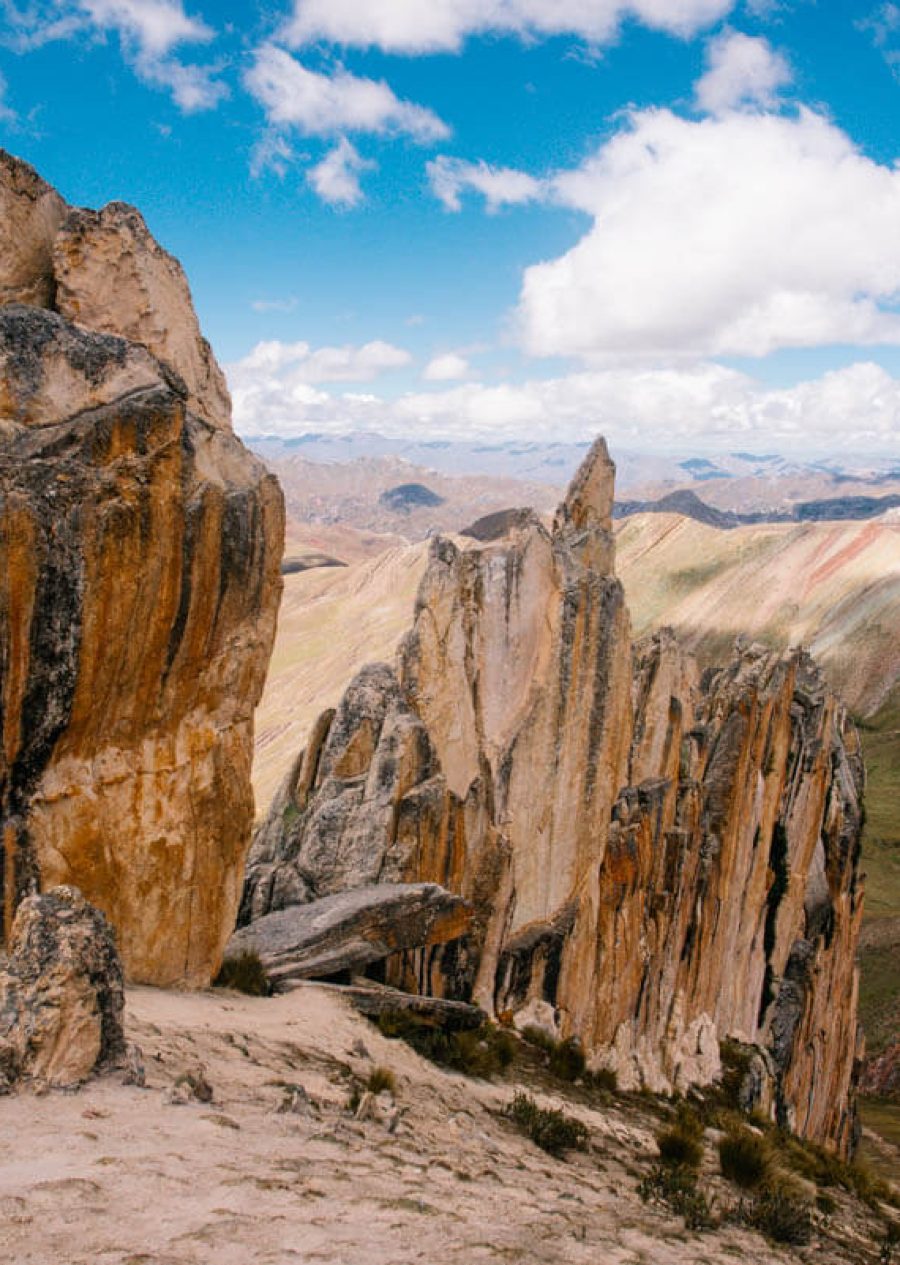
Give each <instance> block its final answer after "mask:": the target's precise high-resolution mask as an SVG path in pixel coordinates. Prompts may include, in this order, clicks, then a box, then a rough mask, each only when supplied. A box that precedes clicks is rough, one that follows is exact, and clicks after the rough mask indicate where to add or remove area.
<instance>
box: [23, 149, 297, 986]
mask: <svg viewBox="0 0 900 1265" xmlns="http://www.w3.org/2000/svg"><path fill="white" fill-rule="evenodd" d="M51 195H52V196H51ZM0 208H5V209H7V210H10V214H11V215H12V219H11V220H2V222H0V717H2V741H0V851H2V861H0V873H2V874H3V875H4V880H3V884H4V891H3V903H2V910H0V914H2V930H0V940H2V939H4V938H6V937H8V935H9V929H10V926H11V923H12V919H13V916H14V913H15V909H16V906H17V905H18V903H19V902H20V901H21V900H22V899H24V898H25V897H26V896H28V895H29V894H31V893H34V892H37V891H40V890H45V889H47V888H50V887H54V886H56V885H58V884H68V883H72V884H75V885H77V886H78V887H79V888H81V890H82V891H83V892H84V893H85V896H86V897H87V898H88V899H89V900H90V901H91V902H92V903H93V904H95V905H97V906H98V908H100V909H102V910H103V911H104V912H105V913H106V915H107V916H108V917H109V919H110V921H111V923H112V924H113V926H114V927H115V930H116V934H117V938H118V944H119V947H120V951H121V953H122V959H123V962H124V965H125V970H126V972H127V974H128V975H129V977H130V978H131V979H133V980H135V981H140V982H146V983H156V984H163V985H168V984H176V983H186V984H191V985H204V984H207V983H208V982H209V980H210V978H211V977H212V975H213V974H214V973H215V971H216V970H217V968H218V965H219V961H220V959H221V953H222V949H223V947H224V944H225V941H226V939H227V937H228V935H229V934H230V932H231V930H232V928H233V925H234V917H235V913H236V910H237V905H238V899H239V895H240V887H241V881H242V875H243V862H244V857H245V853H246V849H247V847H248V844H249V839H250V831H251V825H252V821H253V816H254V807H253V796H252V791H251V786H250V762H251V757H252V741H253V713H254V709H255V707H256V704H257V702H258V700H259V696H260V694H261V692H262V686H263V682H264V679H265V673H266V668H267V665H268V659H269V655H270V652H271V646H272V641H273V637H274V631H275V620H276V613H277V607H278V601H279V596H280V592H281V578H280V574H279V564H280V557H281V552H282V542H283V524H284V513H283V503H282V497H281V492H280V489H279V487H278V485H277V482H276V481H275V479H274V478H273V477H272V476H271V475H269V474H268V472H267V471H266V469H265V468H264V466H263V465H262V464H261V463H260V462H259V461H257V460H256V459H255V458H254V457H252V456H251V455H250V453H249V452H247V450H246V449H245V448H244V447H243V445H242V444H241V442H240V441H239V440H238V439H237V438H236V437H235V436H234V434H233V433H232V431H231V423H230V406H229V401H228V397H227V392H226V390H225V387H224V379H223V378H222V375H221V372H220V370H219V369H218V366H216V364H215V361H214V360H213V358H212V353H211V352H210V350H209V346H208V344H206V342H205V341H204V340H203V339H202V336H201V335H200V332H199V327H198V325H197V319H196V316H195V315H194V311H193V307H192V305H191V302H190V294H189V291H188V288H187V283H186V281H185V279H184V275H183V273H182V272H181V269H180V267H179V265H178V264H177V263H176V261H175V260H173V259H172V258H171V257H170V256H169V255H167V254H166V253H165V252H164V251H163V250H162V249H161V248H160V247H159V246H158V245H157V244H156V243H155V242H154V241H153V239H152V238H151V237H150V235H149V233H148V231H147V229H146V226H145V225H144V224H143V221H142V220H141V218H140V216H139V215H138V213H137V212H136V211H134V210H133V208H130V207H126V206H124V205H122V204H119V203H115V204H112V205H111V206H109V207H107V208H105V209H104V211H102V212H100V213H98V214H96V215H95V214H94V213H92V212H86V211H77V210H71V209H70V208H67V207H65V204H63V203H61V200H60V199H59V198H57V197H56V195H53V194H52V190H49V186H46V185H45V184H44V183H43V182H42V181H41V180H40V178H39V177H38V176H37V175H36V174H35V173H34V172H33V171H31V169H30V168H28V167H27V166H26V165H25V164H23V163H19V162H17V160H15V159H13V158H11V157H10V156H9V155H3V156H0ZM16 226H18V227H16ZM10 232H15V233H17V234H18V236H19V238H20V239H21V242H22V243H23V245H22V250H21V251H19V253H18V254H17V253H15V252H11V253H9V252H7V251H6V248H5V246H4V240H5V237H6V236H7V235H8V234H9V233H10ZM27 243H30V245H28V249H27V251H26V250H25V244H27ZM26 259H27V260H31V261H32V267H33V283H34V284H33V285H32V286H31V288H30V289H29V286H28V285H26V284H25V281H26V280H27V276H26V273H27V268H26V265H25V262H24V261H25V260H26ZM4 299H5V300H6V305H5V306H3V305H2V301H3V300H4ZM13 299H14V300H16V301H15V302H11V301H10V300H13ZM22 300H25V301H24V302H23V301H22Z"/></svg>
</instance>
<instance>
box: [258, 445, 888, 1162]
mask: <svg viewBox="0 0 900 1265" xmlns="http://www.w3.org/2000/svg"><path fill="white" fill-rule="evenodd" d="M613 473H614V472H613V467H612V464H611V462H610V461H609V458H608V456H607V453H606V449H605V446H604V445H603V443H602V441H600V442H598V444H596V445H595V446H594V448H593V449H592V451H591V453H590V454H589V456H588V458H587V459H586V461H585V463H584V465H583V466H582V468H581V470H580V471H579V473H578V475H577V476H576V478H575V480H574V482H573V484H572V486H571V488H570V490H569V493H568V496H567V498H566V500H565V501H564V502H563V504H562V506H561V507H560V510H559V511H558V513H557V517H556V521H555V523H554V526H553V529H552V531H550V532H548V531H547V530H546V529H545V528H544V527H543V526H542V525H541V523H540V522H539V521H538V520H537V519H528V518H527V516H522V517H520V518H518V519H516V520H514V521H513V522H512V524H511V529H510V532H509V534H508V536H506V537H505V538H503V539H500V540H492V541H489V542H487V543H484V544H482V545H479V544H476V543H469V542H465V544H464V545H463V543H462V542H460V544H456V543H454V542H453V541H450V540H447V539H440V538H439V539H436V540H435V541H434V542H433V544H432V549H431V556H430V562H429V566H428V570H427V572H426V575H425V578H424V580H423V582H422V585H421V588H420V592H419V597H418V602H417V606H416V613H415V620H414V626H413V629H412V630H411V632H410V633H409V635H408V636H407V637H406V638H405V640H404V642H403V643H402V645H401V648H400V652H399V656H398V663H397V667H396V670H394V669H392V668H391V667H390V666H388V665H376V666H373V667H371V668H368V669H366V670H364V671H363V672H362V673H361V674H360V676H359V677H358V678H357V679H356V681H355V682H354V683H353V684H352V685H351V687H350V688H349V690H348V691H347V694H346V695H345V697H344V699H343V700H342V702H341V704H340V705H339V707H338V708H337V710H336V712H334V713H331V712H329V713H325V714H324V715H323V716H322V717H321V719H320V721H319V723H318V725H317V726H316V728H315V731H314V733H313V735H312V738H311V741H310V743H309V745H308V747H307V750H306V751H305V752H304V753H303V754H302V755H301V756H300V757H299V759H298V760H297V762H296V764H295V766H294V768H293V769H292V770H291V773H290V775H289V776H288V778H287V779H286V781H285V783H284V785H283V786H282V788H281V791H280V792H279V794H278V796H277V797H276V799H275V801H274V803H273V806H272V809H271V812H270V814H269V817H268V819H267V821H266V822H265V823H264V825H263V826H262V827H261V829H260V830H259V832H258V834H257V836H256V839H255V842H254V847H253V850H252V853H251V860H250V864H249V868H248V878H247V883H246V886H245V891H244V898H243V902H242V915H241V916H242V921H244V922H246V921H248V920H250V919H252V918H256V917H259V916H261V915H263V914H265V913H267V912H269V911H271V910H273V909H278V908H283V907H285V906H287V905H290V904H292V903H295V902H303V901H307V900H312V899H315V898H316V897H318V896H321V895H324V894H326V893H330V892H334V891H338V890H340V889H341V888H343V887H354V886H364V885H366V884H371V883H378V882H384V881H390V882H396V881H397V880H401V881H407V882H410V881H415V882H427V881H431V882H438V883H441V884H442V885H444V886H446V887H447V888H449V889H450V890H451V891H454V892H457V893H458V894H460V895H462V896H463V897H464V898H465V899H466V900H467V901H468V902H469V903H470V905H471V906H472V908H473V910H474V915H473V920H472V923H471V926H470V929H469V931H468V933H467V934H466V935H464V936H462V937H460V938H459V939H458V940H457V941H454V942H451V943H450V944H447V945H443V946H432V947H429V948H427V949H422V950H418V951H416V952H406V953H402V954H397V955H395V957H394V958H393V959H392V960H391V961H390V962H389V963H388V968H387V978H388V980H389V982H392V983H395V984H401V985H404V986H406V987H408V988H411V989H415V990H417V991H421V992H425V993H433V994H435V995H439V996H447V997H455V998H459V999H463V1000H473V1001H475V1002H476V1003H477V1004H479V1005H480V1006H482V1007H483V1008H484V1009H485V1010H486V1011H488V1012H489V1013H492V1014H494V1015H496V1016H501V1017H503V1016H509V1017H512V1018H513V1019H514V1020H515V1022H516V1023H517V1024H520V1025H521V1024H524V1023H527V1022H540V1023H544V1024H546V1025H548V1026H552V1027H554V1028H555V1029H556V1030H558V1031H559V1032H560V1033H561V1034H562V1035H563V1036H570V1035H575V1036H578V1037H579V1038H580V1039H581V1041H582V1042H583V1044H584V1045H585V1047H586V1049H587V1051H588V1052H589V1054H590V1056H591V1058H592V1060H593V1061H594V1062H595V1063H602V1064H606V1065H609V1066H612V1067H614V1068H615V1069H616V1071H617V1073H618V1076H619V1079H620V1083H621V1084H623V1085H625V1086H632V1087H634V1086H638V1085H647V1086H649V1087H651V1088H653V1089H655V1090H666V1089H671V1088H680V1089H684V1088H686V1087H687V1086H689V1085H690V1084H693V1083H703V1082H708V1081H711V1080H713V1079H715V1077H716V1076H717V1075H718V1074H719V1071H720V1042H721V1041H722V1040H723V1039H724V1038H726V1037H727V1038H730V1039H732V1040H733V1041H737V1042H741V1043H743V1044H744V1045H746V1046H747V1047H748V1051H747V1053H748V1059H749V1061H750V1063H751V1064H752V1067H753V1069H754V1070H753V1077H754V1078H755V1081H756V1084H757V1089H756V1093H757V1100H758V1101H759V1102H760V1105H762V1106H763V1107H770V1108H771V1110H772V1112H773V1113H774V1114H776V1115H777V1116H778V1118H779V1119H780V1120H781V1121H782V1122H783V1123H784V1124H786V1125H789V1126H790V1127H792V1128H794V1129H796V1130H797V1131H798V1132H799V1133H801V1134H803V1135H804V1136H806V1137H810V1138H815V1139H817V1140H819V1141H822V1142H827V1143H829V1144H830V1145H833V1146H835V1147H836V1148H838V1149H839V1150H841V1151H844V1152H846V1151H847V1150H848V1149H849V1148H850V1146H851V1144H852V1138H853V1131H854V1111H853V1077H854V1062H855V1058H856V1054H857V1026H856V972H855V967H854V960H853V958H854V946H855V941H856V936H857V934H858V929H859V921H860V917H861V906H862V893H861V889H860V884H859V880H858V874H857V861H858V851H859V834H860V818H861V808H860V796H861V791H862V782H863V772H862V765H861V761H860V758H859V749H858V742H857V738H856V734H855V730H854V729H853V727H852V725H851V724H850V722H849V720H848V718H847V715H846V713H845V711H844V709H843V707H842V706H841V705H840V704H839V703H838V702H837V700H836V699H835V698H834V697H833V696H832V695H831V694H830V693H829V692H828V691H827V690H826V689H825V687H824V685H823V683H822V680H821V678H820V676H819V674H818V671H817V669H816V668H815V665H814V664H813V663H812V662H811V660H810V659H809V658H808V656H807V655H805V654H804V653H802V652H800V651H795V652H790V653H788V654H786V655H777V654H772V653H769V652H766V651H765V650H763V649H761V648H759V647H756V646H753V645H750V644H748V643H745V642H742V643H739V644H738V646H737V647H736V649H735V654H734V658H733V660H732V661H731V662H730V663H729V664H728V665H726V666H725V667H723V668H722V669H720V670H718V671H715V672H707V673H705V674H704V675H703V676H702V677H701V676H700V674H699V672H698V670H697V668H696V667H695V665H694V663H693V661H692V660H691V659H690V658H689V657H688V656H686V655H685V654H684V653H683V652H682V650H681V649H680V647H679V646H678V644H677V642H676V640H675V638H674V636H673V635H672V634H669V633H662V634H659V635H657V636H655V637H653V638H651V639H649V640H647V641H645V642H642V643H640V644H638V645H637V646H635V647H632V645H631V637H630V628H629V619H628V613H627V610H626V608H625V603H624V599H623V595H622V589H621V586H620V584H619V582H618V580H617V579H616V578H615V576H614V574H613V542H612V536H611V532H610V515H611V506H612V493H613ZM750 1047H752V1048H750Z"/></svg>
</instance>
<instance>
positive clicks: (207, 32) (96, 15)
mask: <svg viewBox="0 0 900 1265" xmlns="http://www.w3.org/2000/svg"><path fill="white" fill-rule="evenodd" d="M77 8H79V9H81V10H82V11H83V12H84V13H85V14H87V16H88V17H89V18H90V20H91V21H92V22H93V23H94V25H95V26H97V27H99V28H101V29H104V30H109V29H112V30H116V31H118V32H119V33H120V34H121V35H123V36H125V37H126V38H128V39H132V40H134V41H135V42H136V43H137V45H138V47H139V48H140V50H141V52H142V54H144V55H145V56H147V57H151V58H156V57H163V56H165V55H166V54H167V53H169V52H170V51H171V50H172V49H173V48H174V47H175V46H176V45H177V44H184V43H192V44H195V43H205V42H206V41H208V40H210V39H212V36H213V32H212V30H211V29H210V28H209V27H208V26H207V25H206V23H205V22H203V21H202V20H201V19H199V18H192V17H190V16H188V14H187V13H185V11H184V6H183V5H182V4H181V2H180V0H78V3H77Z"/></svg>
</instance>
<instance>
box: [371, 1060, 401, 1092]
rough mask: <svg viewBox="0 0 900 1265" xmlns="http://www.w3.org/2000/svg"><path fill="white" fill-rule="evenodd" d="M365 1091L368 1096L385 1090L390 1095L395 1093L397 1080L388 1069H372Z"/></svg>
mask: <svg viewBox="0 0 900 1265" xmlns="http://www.w3.org/2000/svg"><path fill="white" fill-rule="evenodd" d="M366 1089H367V1090H368V1091H369V1093H370V1094H381V1093H383V1092H384V1091H385V1090H386V1089H387V1090H390V1092H391V1093H392V1094H393V1093H396V1091H397V1078H396V1077H395V1076H394V1073H393V1072H392V1071H391V1070H390V1068H389V1067H373V1068H372V1070H371V1072H370V1073H369V1079H368V1080H367V1081H366Z"/></svg>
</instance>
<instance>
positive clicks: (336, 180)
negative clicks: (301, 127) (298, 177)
mask: <svg viewBox="0 0 900 1265" xmlns="http://www.w3.org/2000/svg"><path fill="white" fill-rule="evenodd" d="M374 166H375V163H373V162H369V161H367V159H365V158H362V157H361V156H360V154H359V153H358V151H357V150H356V148H355V147H354V146H353V145H351V143H350V142H349V141H348V140H347V138H346V136H342V137H341V139H340V140H339V141H338V143H337V145H335V147H334V149H332V150H329V152H328V153H327V154H326V155H325V157H324V158H323V159H322V161H321V162H319V163H316V165H315V167H311V168H310V169H309V171H308V172H307V173H306V178H307V180H308V181H309V183H310V184H311V185H312V187H313V188H314V189H315V191H316V193H317V194H318V195H319V197H320V198H321V199H322V201H323V202H327V203H328V204H329V206H340V207H351V206H357V205H358V204H359V203H360V202H361V201H362V198H363V191H362V188H361V187H360V183H359V177H360V175H361V173H362V172H364V171H371V169H372V168H373V167H374Z"/></svg>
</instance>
